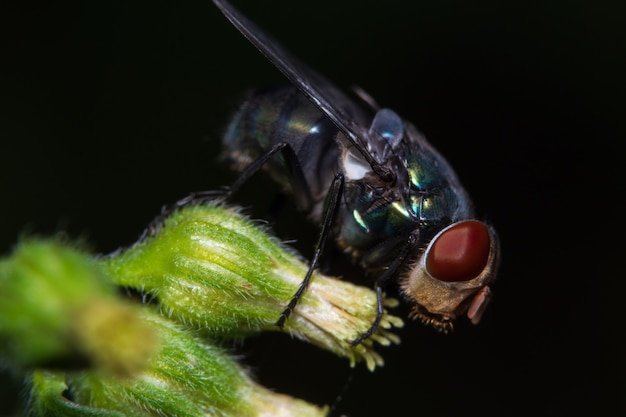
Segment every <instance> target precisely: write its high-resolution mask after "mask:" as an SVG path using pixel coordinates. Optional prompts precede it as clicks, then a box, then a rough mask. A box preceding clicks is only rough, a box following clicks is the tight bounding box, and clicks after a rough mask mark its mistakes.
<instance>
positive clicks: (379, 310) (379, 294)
mask: <svg viewBox="0 0 626 417" xmlns="http://www.w3.org/2000/svg"><path fill="white" fill-rule="evenodd" d="M415 242H417V238H416V237H415V236H414V235H412V234H411V235H409V238H408V239H407V241H406V243H405V244H404V246H402V249H401V251H400V253H399V254H398V257H397V258H396V259H394V261H393V263H392V264H391V265H389V268H387V269H386V270H385V272H383V273H382V274H381V276H379V277H378V278H377V279H376V284H374V288H375V290H376V317H375V318H374V321H373V322H372V324H371V325H370V327H369V329H367V331H366V332H365V333H363V334H362V335H360V336H359V337H357V338H356V339H354V340H353V341H352V342H350V344H351V345H352V346H356V345H358V344H359V343H361V342H362V341H364V340H365V339H367V338H368V337H370V336H371V335H372V334H373V333H374V332H375V331H376V330H377V329H378V327H379V326H380V320H381V319H382V318H383V314H385V308H384V304H383V302H384V299H383V287H384V286H385V284H386V283H387V282H388V281H389V279H390V278H391V277H392V276H393V275H394V274H395V273H396V271H397V270H398V268H399V267H400V265H402V264H403V263H404V261H405V260H406V257H407V256H408V254H409V252H410V251H411V249H412V248H413V247H414V246H415Z"/></svg>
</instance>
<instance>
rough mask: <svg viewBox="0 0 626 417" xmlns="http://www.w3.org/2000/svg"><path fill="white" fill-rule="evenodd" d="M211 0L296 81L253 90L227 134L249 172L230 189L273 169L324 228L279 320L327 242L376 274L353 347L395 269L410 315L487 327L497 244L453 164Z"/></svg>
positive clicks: (447, 325)
mask: <svg viewBox="0 0 626 417" xmlns="http://www.w3.org/2000/svg"><path fill="white" fill-rule="evenodd" d="M213 2H214V3H215V5H216V6H217V7H218V8H219V9H220V10H221V11H222V12H223V13H224V15H225V16H226V17H227V18H228V20H230V22H231V23H232V24H233V25H234V26H235V27H236V28H237V29H238V30H239V31H240V32H241V33H242V34H243V35H244V36H245V37H246V38H247V39H248V40H249V41H250V42H251V43H252V44H253V45H254V46H255V47H256V48H257V49H259V51H260V52H261V53H262V54H263V55H265V57H266V58H267V59H268V60H269V61H270V62H271V63H272V64H273V65H274V66H276V67H277V68H278V69H279V70H280V71H281V72H282V73H283V74H284V75H285V76H286V77H287V78H288V79H289V81H291V83H292V84H293V85H292V86H290V87H286V88H282V89H266V90H259V91H257V92H256V93H254V94H253V95H252V96H251V97H249V99H248V100H247V101H246V102H245V103H244V104H243V106H242V107H241V109H240V110H239V112H238V113H237V114H236V116H235V117H234V119H233V121H232V122H231V124H230V126H229V128H228V131H227V133H226V135H225V138H224V145H225V148H226V152H227V153H228V155H229V157H230V159H231V161H232V162H233V165H234V167H235V168H236V169H237V170H239V171H241V176H240V177H239V179H238V180H237V181H236V182H235V183H234V184H233V185H232V186H231V188H230V191H229V193H230V195H232V194H233V193H234V192H235V191H236V190H237V189H238V188H239V187H240V186H241V185H242V184H243V183H245V182H246V181H247V180H248V179H249V178H250V177H251V176H252V175H253V174H254V173H255V172H257V171H258V170H259V169H261V168H262V167H264V168H266V169H267V170H268V171H269V172H270V174H271V175H272V176H273V177H274V178H275V179H276V180H278V181H279V182H280V183H282V184H283V185H285V186H287V187H288V188H289V189H290V191H291V193H292V195H294V196H295V198H296V200H297V204H298V206H299V208H300V209H302V210H303V211H304V212H305V213H307V214H308V215H309V217H310V218H311V219H312V220H313V221H315V222H316V223H318V224H319V225H320V233H319V238H318V241H317V244H316V247H315V252H314V255H313V258H312V260H311V265H310V269H309V271H308V273H307V274H306V276H305V277H304V279H303V281H302V283H301V285H300V287H299V288H298V291H297V292H296V293H295V294H294V296H293V298H292V300H291V302H290V303H289V304H288V305H287V306H286V308H285V310H284V311H283V313H282V314H281V316H280V317H279V318H278V320H277V323H276V324H277V325H278V326H279V327H281V328H282V327H283V325H284V323H285V321H286V320H287V319H288V317H289V315H290V314H291V312H292V311H293V309H294V308H295V307H296V304H297V302H298V300H299V299H300V297H301V296H302V294H303V293H304V291H306V288H307V285H308V283H309V280H310V279H311V276H312V273H313V270H314V269H315V268H316V266H317V264H318V262H319V259H320V256H321V254H322V252H323V250H324V245H325V244H326V242H327V241H328V240H329V239H334V240H335V241H336V243H337V245H338V246H339V247H340V248H341V249H342V250H344V251H345V252H347V253H349V254H350V255H351V256H352V258H353V259H354V260H356V261H357V262H358V263H360V264H361V265H362V266H363V267H364V269H365V270H367V271H371V272H375V273H376V272H377V273H378V275H377V278H376V280H375V284H374V286H375V290H376V294H377V311H376V317H375V319H374V321H373V323H372V325H371V327H370V329H369V330H368V331H367V332H366V333H364V334H363V335H361V336H359V337H358V338H357V339H356V340H354V341H353V342H352V343H353V344H355V345H356V344H358V343H360V342H361V341H363V340H364V339H366V338H367V337H369V336H370V335H371V334H372V333H373V332H374V331H375V330H376V328H377V327H378V325H379V323H380V319H381V317H382V315H383V313H384V309H383V293H382V291H383V287H384V285H385V284H386V283H388V282H389V281H390V280H393V279H396V277H397V276H399V278H398V284H399V287H400V289H401V290H402V293H403V296H404V298H405V299H406V300H407V301H408V302H410V303H411V304H412V311H411V317H413V318H417V319H419V320H421V321H422V322H424V323H427V324H430V325H432V326H434V327H435V328H437V329H438V330H440V331H443V332H448V331H450V330H452V328H453V322H454V320H455V319H456V318H457V317H459V316H461V315H466V316H467V317H468V318H469V319H470V320H471V322H472V323H474V324H477V323H478V322H479V321H480V319H481V316H482V314H483V312H484V310H485V307H486V306H487V304H488V303H489V300H490V298H491V290H490V284H492V283H493V281H494V279H495V273H496V269H497V264H498V255H499V246H498V240H497V237H496V234H495V232H494V230H493V228H492V227H491V226H489V225H487V224H485V223H484V222H482V221H479V220H476V219H475V218H474V217H475V215H474V209H473V207H472V203H471V201H470V199H469V197H468V195H467V193H466V191H465V190H464V188H463V187H462V185H461V183H460V182H459V179H458V178H457V175H456V174H455V172H454V171H453V169H452V167H451V166H450V165H449V164H448V162H447V161H446V160H445V159H444V158H443V156H441V155H440V154H439V152H437V150H435V149H434V148H433V147H432V146H431V145H430V144H429V143H428V142H427V141H426V139H425V138H424V137H423V136H422V135H421V134H420V133H419V132H418V131H417V129H416V128H415V127H414V126H413V125H412V124H411V123H409V122H407V121H406V120H404V119H402V118H401V117H400V116H398V115H397V114H396V113H395V112H394V111H392V110H389V109H386V108H378V106H377V105H376V104H375V103H374V101H373V100H372V99H371V98H370V97H368V96H367V95H366V94H365V93H363V92H361V93H360V94H359V95H360V96H361V99H362V100H363V102H364V103H365V106H362V105H360V104H357V102H356V101H354V100H352V99H350V98H348V96H347V95H345V94H344V93H343V92H342V91H341V90H339V89H338V88H336V87H335V86H334V85H333V84H332V83H330V82H329V81H328V80H327V79H326V78H324V77H323V76H321V75H320V74H318V73H317V72H315V71H313V70H312V69H310V68H309V67H307V66H306V65H304V64H303V63H301V62H300V61H299V60H298V59H297V58H295V57H294V56H292V55H291V54H290V53H289V52H288V51H287V50H285V49H284V48H283V47H282V46H280V45H279V44H278V43H277V42H276V41H275V40H273V39H272V38H271V37H270V36H268V35H267V34H266V33H264V32H263V31H262V30H261V29H259V28H258V27H257V26H256V25H255V24H254V23H252V22H251V21H249V20H248V19H247V18H246V17H244V16H243V15H242V14H240V12H238V11H237V10H236V9H235V8H234V7H233V6H232V5H230V4H229V3H228V2H227V1H225V0H213ZM277 153H278V154H279V155H276V154H277ZM279 156H282V158H280V157H279Z"/></svg>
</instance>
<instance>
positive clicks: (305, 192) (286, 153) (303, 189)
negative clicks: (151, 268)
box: [139, 142, 313, 241]
mask: <svg viewBox="0 0 626 417" xmlns="http://www.w3.org/2000/svg"><path fill="white" fill-rule="evenodd" d="M278 152H282V154H283V157H284V158H285V161H286V162H287V167H288V169H289V173H290V175H291V181H292V184H293V186H294V189H297V190H298V192H297V193H294V194H295V195H296V196H297V198H298V203H299V204H301V205H302V206H301V207H302V208H304V209H307V208H309V207H311V205H312V204H313V197H312V196H311V191H310V190H309V186H308V184H307V182H306V179H305V177H304V173H303V172H302V168H301V166H300V162H299V161H298V158H297V155H296V153H295V152H294V151H293V148H292V147H291V145H289V144H288V143H286V142H280V143H277V144H275V145H274V146H272V147H271V148H269V149H268V150H267V151H265V152H264V153H263V154H261V155H260V156H259V157H258V158H257V159H256V160H255V161H254V162H252V163H251V164H250V165H249V166H248V167H246V169H245V170H243V172H242V173H241V175H240V176H239V178H237V180H236V181H235V182H234V183H233V184H232V185H231V186H230V187H229V188H227V189H222V190H207V191H198V192H193V193H190V194H189V195H188V196H186V197H183V198H181V199H180V200H178V201H176V202H175V203H174V204H171V205H169V206H164V207H163V208H162V209H161V213H159V215H158V216H157V217H156V218H155V219H154V220H152V221H151V222H150V224H149V225H148V227H147V228H146V229H145V230H144V231H143V233H142V235H141V237H140V238H139V240H140V241H141V240H145V239H146V238H147V237H149V236H152V235H154V233H156V231H157V230H158V229H159V227H160V226H161V225H162V224H163V222H164V221H165V219H166V218H167V217H168V216H170V215H171V214H172V213H174V212H175V211H176V210H178V209H180V208H182V207H186V206H188V205H190V204H199V203H203V202H205V201H209V200H214V199H216V198H220V199H223V200H229V199H231V198H232V196H233V195H234V194H235V193H236V192H237V191H239V189H240V188H241V187H242V186H243V185H244V184H245V183H246V182H247V181H248V180H249V179H250V178H252V177H253V176H254V174H256V173H257V172H258V171H259V170H260V169H261V168H262V167H263V165H265V164H266V163H267V161H269V160H270V159H271V158H272V157H273V156H274V155H276V154H277V153H278Z"/></svg>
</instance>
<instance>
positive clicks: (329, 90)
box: [213, 0, 378, 167]
mask: <svg viewBox="0 0 626 417" xmlns="http://www.w3.org/2000/svg"><path fill="white" fill-rule="evenodd" d="M213 3H215V5H216V6H217V7H218V8H219V9H220V10H221V11H222V13H224V15H225V16H226V17H227V18H228V20H230V22H231V23H232V24H233V25H234V26H235V27H236V28H237V29H238V30H239V31H240V32H241V33H242V34H243V35H244V36H245V37H246V38H247V39H248V40H249V41H250V42H251V43H252V44H253V45H254V46H256V48H257V49H258V50H259V51H261V53H263V55H265V57H266V58H267V59H268V60H269V61H270V62H271V63H272V64H274V66H276V68H278V69H279V70H280V71H281V72H282V73H283V74H284V75H285V76H286V77H287V78H288V79H289V81H291V82H292V83H293V84H294V85H295V86H296V87H297V88H298V89H299V90H300V91H302V93H304V95H305V96H307V97H308V99H309V100H311V102H312V103H313V104H314V105H315V106H316V107H317V108H319V109H320V110H321V111H322V113H324V114H325V115H326V116H327V117H328V118H329V119H330V120H331V121H332V122H333V123H334V124H335V125H336V126H337V128H339V130H341V132H343V134H344V135H345V136H346V137H347V138H348V140H349V141H350V143H351V144H352V145H354V146H355V147H356V149H357V150H358V151H359V152H360V153H361V154H362V155H363V157H364V158H365V159H366V161H367V162H368V163H369V165H370V166H372V167H376V165H378V164H377V163H376V161H375V160H374V158H373V156H372V155H371V154H370V152H369V151H368V150H367V149H368V147H367V132H368V129H369V125H370V122H371V117H369V116H368V115H367V114H366V113H365V112H364V111H363V109H361V107H359V106H358V105H356V104H355V103H354V102H353V101H352V100H351V99H349V98H348V96H346V95H345V94H344V93H343V92H342V91H341V90H339V89H338V88H336V87H335V86H334V85H333V84H332V83H330V81H328V80H327V79H326V78H324V77H323V76H322V75H320V74H318V73H317V72H315V71H314V70H312V69H311V68H309V67H308V66H307V65H305V64H303V63H302V62H301V61H300V60H299V59H297V58H296V57H294V56H293V55H291V53H289V52H288V51H287V50H286V49H285V48H283V47H282V46H280V44H278V42H276V41H275V40H274V39H273V38H272V37H271V36H269V35H267V34H266V33H265V32H263V31H262V30H261V29H260V28H259V27H258V26H256V25H255V24H254V23H252V22H251V21H250V20H248V19H247V18H246V17H245V16H243V15H242V14H241V13H240V12H239V11H238V10H237V9H235V8H234V7H233V6H232V5H231V4H230V3H228V2H227V1H225V0H213Z"/></svg>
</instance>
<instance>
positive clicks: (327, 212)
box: [276, 173, 344, 329]
mask: <svg viewBox="0 0 626 417" xmlns="http://www.w3.org/2000/svg"><path fill="white" fill-rule="evenodd" d="M343 184H344V177H343V174H341V173H339V174H337V175H335V179H334V180H333V182H332V184H331V185H330V189H329V190H328V194H326V200H325V201H324V218H323V221H322V228H321V230H320V234H319V237H318V239H317V243H316V244H315V253H314V254H313V259H312V260H311V265H310V266H309V270H308V271H307V273H306V275H305V276H304V279H303V280H302V283H300V287H298V291H296V293H295V294H294V295H293V297H292V298H291V301H289V304H288V305H287V308H285V309H284V310H283V312H282V314H281V315H280V317H279V318H278V321H276V325H277V326H278V327H280V328H281V329H282V328H283V327H284V325H285V321H286V320H287V319H288V318H289V316H290V315H291V313H292V311H293V309H294V308H296V304H298V301H299V300H300V298H301V297H302V294H304V291H306V289H307V287H308V285H309V281H311V276H312V275H313V271H314V270H315V267H316V266H317V264H318V263H319V260H320V257H321V255H322V252H323V251H324V246H325V245H326V241H327V240H328V238H329V237H330V230H331V227H332V224H333V222H334V220H335V217H336V216H337V212H338V210H339V205H340V201H341V195H342V193H343Z"/></svg>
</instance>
